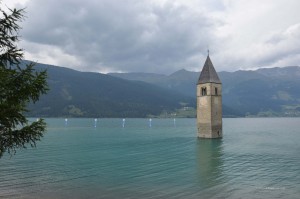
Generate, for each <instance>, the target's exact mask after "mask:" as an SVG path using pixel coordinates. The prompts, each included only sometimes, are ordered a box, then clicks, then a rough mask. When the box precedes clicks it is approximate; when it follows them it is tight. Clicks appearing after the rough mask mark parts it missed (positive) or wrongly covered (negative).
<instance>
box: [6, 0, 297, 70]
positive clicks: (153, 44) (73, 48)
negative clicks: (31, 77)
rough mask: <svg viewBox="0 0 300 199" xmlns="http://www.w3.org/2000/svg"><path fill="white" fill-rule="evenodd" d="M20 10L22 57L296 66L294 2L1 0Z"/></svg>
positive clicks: (59, 61)
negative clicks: (23, 12) (23, 15)
mask: <svg viewBox="0 0 300 199" xmlns="http://www.w3.org/2000/svg"><path fill="white" fill-rule="evenodd" d="M0 6H1V7H5V6H7V7H10V8H14V7H16V8H24V7H25V8H26V19H25V20H24V21H23V22H22V23H21V26H22V30H21V31H20V36H21V42H20V44H19V46H20V47H21V48H23V49H24V50H25V59H28V60H32V61H36V62H39V63H45V64H51V65H58V66H64V67H69V68H72V69H75V70H79V71H91V72H100V73H108V72H150V73H161V74H171V73H173V72H175V71H177V70H180V69H186V70H189V71H201V69H202V67H203V64H204V62H205V59H206V57H207V54H208V52H207V51H208V49H209V55H210V58H211V60H212V62H213V64H214V66H215V68H216V70H217V71H236V70H254V69H257V68H262V67H264V68H265V67H284V66H299V65H300V12H299V8H300V1H299V0H251V1H249V0H209V1H208V0H85V1H82V0H2V4H1V5H0Z"/></svg>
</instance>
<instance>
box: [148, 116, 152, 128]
mask: <svg viewBox="0 0 300 199" xmlns="http://www.w3.org/2000/svg"><path fill="white" fill-rule="evenodd" d="M149 127H152V119H151V118H150V119H149Z"/></svg>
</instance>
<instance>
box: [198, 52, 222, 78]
mask: <svg viewBox="0 0 300 199" xmlns="http://www.w3.org/2000/svg"><path fill="white" fill-rule="evenodd" d="M204 83H217V84H221V81H220V79H219V77H218V74H217V72H216V70H215V68H214V66H213V64H212V62H211V60H210V58H209V55H207V58H206V61H205V64H204V66H203V69H202V71H201V74H200V77H199V80H198V84H204Z"/></svg>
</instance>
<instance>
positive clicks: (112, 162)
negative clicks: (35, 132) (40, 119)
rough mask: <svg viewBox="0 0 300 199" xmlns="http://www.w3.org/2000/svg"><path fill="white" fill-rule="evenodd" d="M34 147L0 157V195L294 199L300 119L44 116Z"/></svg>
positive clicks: (299, 178)
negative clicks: (204, 124) (212, 135)
mask: <svg viewBox="0 0 300 199" xmlns="http://www.w3.org/2000/svg"><path fill="white" fill-rule="evenodd" d="M46 121H47V123H48V131H47V133H46V134H45V136H44V138H43V139H42V141H41V142H38V144H37V148H34V149H31V148H28V149H26V150H25V149H24V150H23V149H22V150H18V151H17V154H16V155H14V156H12V157H10V156H9V155H7V154H6V155H5V156H4V157H3V158H2V159H0V198H46V199H48V198H49V199H50V198H51V199H52V198H151V199H153V198H154V199H156V198H172V199H173V198H187V199H189V198H247V199H248V198H270V199H271V198H272V199H273V198H300V118H265V119H262V118H252V119H249V118H241V119H223V132H224V137H223V139H219V140H203V139H197V138H196V120H195V119H176V121H175V122H174V120H173V119H153V120H152V126H151V127H150V126H149V120H148V119H126V122H125V126H124V128H123V127H122V122H123V121H122V119H98V122H97V127H94V119H69V121H68V124H67V125H66V124H65V121H64V119H47V120H46Z"/></svg>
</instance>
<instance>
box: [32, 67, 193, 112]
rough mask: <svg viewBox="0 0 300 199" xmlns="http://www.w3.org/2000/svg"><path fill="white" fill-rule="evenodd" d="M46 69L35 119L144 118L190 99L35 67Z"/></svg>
mask: <svg viewBox="0 0 300 199" xmlns="http://www.w3.org/2000/svg"><path fill="white" fill-rule="evenodd" d="M36 68H37V69H43V68H47V71H48V84H49V87H50V91H49V93H48V94H47V95H44V96H42V97H41V99H40V101H38V102H37V103H36V104H34V105H30V107H29V108H30V110H31V112H30V113H29V114H28V116H35V117H147V115H160V114H161V113H162V112H173V111H175V110H176V109H180V108H181V107H182V104H186V105H188V106H195V100H194V99H193V98H190V97H187V96H184V95H182V94H180V93H178V92H174V91H171V90H167V89H164V88H160V87H158V86H155V85H152V84H148V83H145V82H141V81H128V80H124V79H120V78H116V77H112V76H110V75H104V74H100V73H89V72H79V71H75V70H72V69H67V68H62V67H56V66H50V65H43V64H37V65H36Z"/></svg>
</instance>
